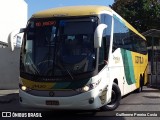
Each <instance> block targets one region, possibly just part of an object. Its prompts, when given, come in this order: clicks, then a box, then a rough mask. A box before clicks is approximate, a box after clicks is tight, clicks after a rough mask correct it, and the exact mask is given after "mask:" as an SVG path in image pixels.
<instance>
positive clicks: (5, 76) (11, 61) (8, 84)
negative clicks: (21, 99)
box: [0, 0, 28, 89]
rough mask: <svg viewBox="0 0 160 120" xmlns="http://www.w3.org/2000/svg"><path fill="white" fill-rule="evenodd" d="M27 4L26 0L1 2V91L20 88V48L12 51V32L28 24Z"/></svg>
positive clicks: (2, 0) (3, 0)
mask: <svg viewBox="0 0 160 120" xmlns="http://www.w3.org/2000/svg"><path fill="white" fill-rule="evenodd" d="M27 7H28V6H27V3H26V2H25V1H24V0H1V1H0V15H1V17H0V56H1V59H0V89H14V88H18V78H19V70H18V69H19V51H20V49H19V48H15V50H14V51H11V47H10V41H9V37H10V34H11V32H13V31H15V30H17V29H19V28H24V27H25V26H26V23H27Z"/></svg>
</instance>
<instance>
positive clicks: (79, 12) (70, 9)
mask: <svg viewBox="0 0 160 120" xmlns="http://www.w3.org/2000/svg"><path fill="white" fill-rule="evenodd" d="M103 11H108V12H110V13H111V14H113V16H116V18H118V19H119V20H120V21H122V22H123V24H125V25H126V26H127V27H128V28H129V29H130V30H132V31H133V32H135V33H136V34H138V35H139V36H141V37H142V38H143V39H145V40H146V38H145V37H144V36H143V35H141V34H140V33H139V32H138V31H137V30H136V29H135V28H133V27H132V26H131V25H130V24H129V23H128V22H127V21H126V20H124V19H123V18H122V17H121V16H120V15H118V14H117V13H116V12H115V11H113V10H112V9H111V8H110V7H107V6H96V5H88V6H66V7H58V8H53V9H48V10H44V11H40V12H37V13H35V14H33V15H32V18H49V17H67V16H85V15H98V14H100V13H101V12H103Z"/></svg>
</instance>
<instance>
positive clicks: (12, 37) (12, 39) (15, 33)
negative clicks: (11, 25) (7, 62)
mask: <svg viewBox="0 0 160 120" xmlns="http://www.w3.org/2000/svg"><path fill="white" fill-rule="evenodd" d="M23 32H25V28H21V29H16V30H14V31H12V32H11V33H10V35H9V45H10V47H11V51H14V47H15V44H16V40H17V38H18V34H20V33H23Z"/></svg>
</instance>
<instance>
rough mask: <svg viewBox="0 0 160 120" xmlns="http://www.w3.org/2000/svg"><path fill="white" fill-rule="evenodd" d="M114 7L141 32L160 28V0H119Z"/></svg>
mask: <svg viewBox="0 0 160 120" xmlns="http://www.w3.org/2000/svg"><path fill="white" fill-rule="evenodd" d="M112 9H113V10H114V11H116V12H117V13H118V14H119V15H121V16H122V17H123V18H124V19H126V20H127V21H128V22H129V23H130V24H131V25H132V26H133V27H135V28H136V29H137V30H138V31H140V32H145V31H147V30H149V29H160V0H117V1H116V2H115V3H114V4H113V5H112Z"/></svg>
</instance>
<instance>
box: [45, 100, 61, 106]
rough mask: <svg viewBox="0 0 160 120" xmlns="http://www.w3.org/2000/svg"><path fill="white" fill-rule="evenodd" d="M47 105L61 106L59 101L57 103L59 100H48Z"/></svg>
mask: <svg viewBox="0 0 160 120" xmlns="http://www.w3.org/2000/svg"><path fill="white" fill-rule="evenodd" d="M46 105H59V101H57V100H47V101H46Z"/></svg>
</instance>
